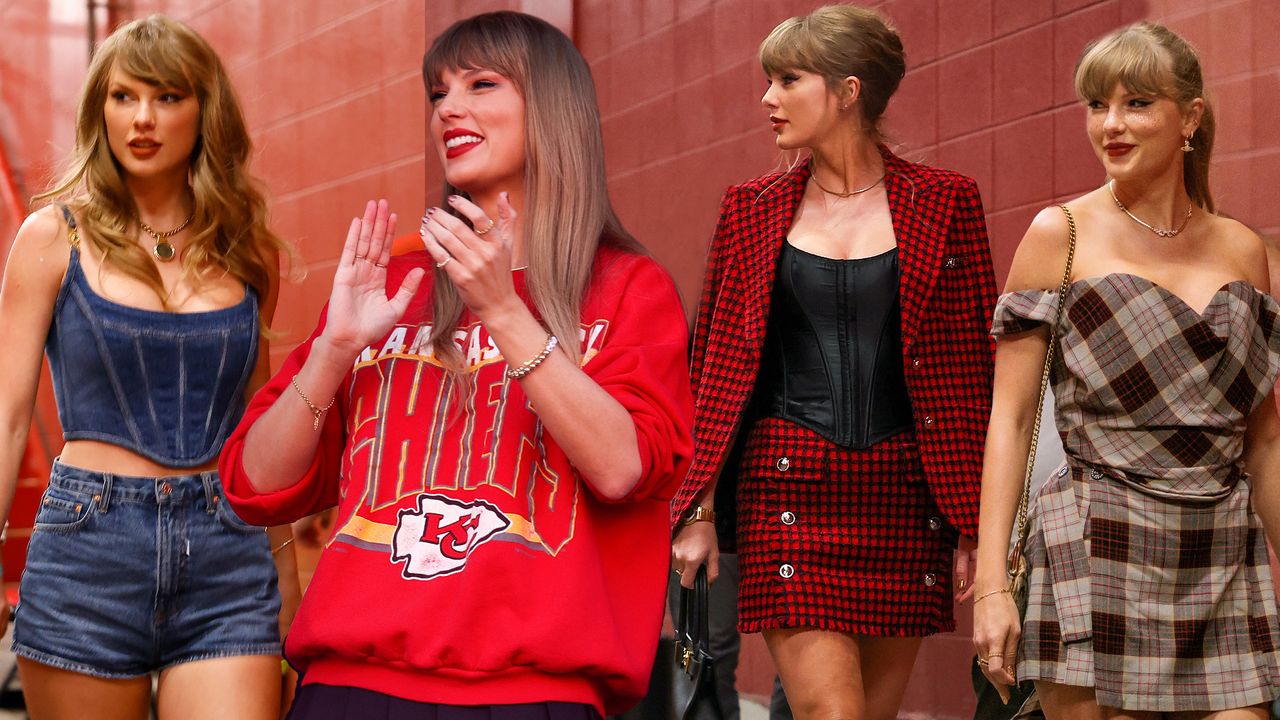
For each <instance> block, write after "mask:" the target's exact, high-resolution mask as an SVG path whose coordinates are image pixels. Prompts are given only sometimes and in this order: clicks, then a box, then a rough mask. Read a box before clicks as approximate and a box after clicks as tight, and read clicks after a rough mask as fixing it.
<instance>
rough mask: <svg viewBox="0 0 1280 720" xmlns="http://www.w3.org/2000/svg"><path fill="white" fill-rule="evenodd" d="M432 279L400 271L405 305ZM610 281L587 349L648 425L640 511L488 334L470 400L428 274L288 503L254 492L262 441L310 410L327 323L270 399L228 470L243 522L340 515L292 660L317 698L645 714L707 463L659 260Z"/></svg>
mask: <svg viewBox="0 0 1280 720" xmlns="http://www.w3.org/2000/svg"><path fill="white" fill-rule="evenodd" d="M430 261H431V260H430V258H429V257H428V256H427V255H426V254H425V253H422V252H419V253H414V254H411V255H406V256H403V257H400V258H394V259H393V260H392V262H391V264H390V267H389V268H388V271H387V275H388V282H387V285H388V287H390V288H398V287H399V285H400V281H401V279H402V278H403V277H404V275H405V273H407V272H408V271H409V270H410V269H411V268H414V267H429V266H428V263H430ZM522 275H523V273H521V272H519V271H517V277H516V282H517V289H518V290H519V291H520V292H521V293H522V294H524V288H523V277H522ZM594 278H595V279H594V282H593V286H592V288H591V289H590V291H589V293H588V297H587V299H586V301H585V303H584V311H583V314H582V325H581V329H580V332H579V336H578V337H577V338H573V339H572V341H574V342H578V343H579V344H580V347H581V350H582V369H583V371H584V372H586V373H587V374H588V375H589V376H591V378H592V379H593V380H595V382H596V383H598V384H599V385H600V386H601V387H603V388H604V389H605V390H606V391H607V392H608V393H609V394H610V395H612V396H613V397H614V398H615V399H616V400H617V401H618V402H619V403H621V404H622V405H623V406H624V407H625V408H626V409H627V410H628V411H629V412H630V413H631V417H632V419H633V420H634V421H635V427H636V437H637V439H638V444H639V449H640V457H641V461H642V465H643V474H642V479H641V481H640V483H639V485H638V486H637V487H636V488H635V490H634V492H633V493H632V494H631V495H630V496H629V497H627V498H626V499H625V500H624V501H623V502H616V503H611V502H606V501H603V500H601V499H600V498H599V497H597V496H596V495H594V494H593V493H592V491H591V488H590V487H589V486H588V485H587V483H586V482H584V481H583V480H582V479H581V478H579V477H578V474H577V472H576V471H575V470H574V468H573V467H572V465H571V464H570V463H569V460H568V458H567V457H566V456H565V454H564V452H563V451H562V450H561V449H560V448H559V446H557V444H556V440H555V438H554V437H552V436H551V435H549V434H548V433H547V432H545V431H544V429H543V427H542V425H541V423H540V422H539V421H538V416H537V414H536V413H535V412H534V411H533V409H532V408H531V407H530V405H529V401H528V399H527V398H526V396H525V395H524V393H523V392H522V390H521V387H520V384H519V383H518V382H517V381H514V380H509V379H507V378H506V377H505V374H504V371H505V370H506V369H507V367H508V362H507V359H506V358H503V357H502V355H501V354H500V352H499V350H498V348H497V346H496V345H495V344H494V342H493V341H492V339H491V338H490V337H489V335H488V333H486V332H485V328H484V326H483V325H481V324H480V323H479V322H478V321H476V320H475V318H474V317H473V316H468V315H464V317H463V319H462V321H461V322H460V324H459V325H458V327H457V329H456V331H455V335H454V338H455V342H456V343H457V345H458V348H459V349H460V350H461V351H462V353H463V355H464V357H465V360H466V368H467V369H466V374H465V377H466V383H467V385H468V388H467V390H468V392H463V393H460V392H456V391H455V389H454V388H453V387H452V386H451V385H450V381H449V379H448V378H447V376H446V375H445V373H444V372H443V371H442V369H441V367H440V365H439V363H438V362H437V360H436V359H435V357H434V356H433V353H432V351H431V348H430V346H429V345H428V344H427V342H426V339H427V336H428V334H429V332H430V329H431V320H430V311H431V287H430V284H431V274H430V273H428V275H427V279H426V280H424V281H423V287H422V288H420V290H419V292H418V294H417V296H416V297H415V298H414V300H413V302H412V303H411V304H410V306H409V308H408V310H407V311H406V313H405V315H404V317H403V318H402V319H401V320H400V322H398V323H397V324H396V325H395V327H394V328H392V330H391V331H390V332H389V333H388V334H387V335H386V336H385V337H384V338H382V339H381V340H380V341H379V342H377V343H374V344H373V345H371V346H370V347H369V348H367V349H366V350H365V351H364V353H362V354H361V355H360V356H359V358H357V359H356V360H355V362H354V364H353V367H352V369H351V372H350V374H349V375H348V377H347V378H346V379H345V380H344V381H343V383H342V386H341V388H340V389H339V392H338V396H337V402H336V404H335V406H334V408H333V410H331V411H330V412H329V413H328V414H327V415H326V417H325V422H324V424H323V426H322V427H321V430H320V432H321V433H322V440H321V443H320V448H319V450H318V451H317V454H316V457H315V459H314V460H313V462H312V464H311V467H310V469H309V470H308V471H307V473H306V475H305V476H304V477H303V478H302V479H301V480H300V481H299V482H298V483H297V484H295V485H293V486H291V487H289V488H287V489H284V490H280V491H277V492H268V493H263V492H258V491H256V490H255V489H254V487H253V485H252V483H251V481H250V478H249V477H248V475H247V474H246V473H245V470H244V467H243V464H242V462H241V459H242V454H243V452H244V442H245V435H246V433H247V432H248V430H249V428H250V427H251V426H252V425H253V423H255V422H256V421H257V420H258V419H259V418H260V417H261V416H262V414H263V413H264V412H266V410H267V409H268V408H269V407H270V406H271V405H272V403H274V402H275V400H276V398H277V397H279V396H280V394H281V393H288V392H293V391H292V389H291V388H290V380H291V378H293V376H294V375H295V374H296V373H297V372H298V370H299V368H301V366H302V364H303V362H304V361H305V360H306V358H307V353H308V352H309V351H310V348H311V343H312V342H313V341H314V340H315V338H316V337H317V336H318V335H319V333H320V331H321V329H322V328H323V326H324V320H323V318H322V320H321V323H320V327H318V328H317V329H316V331H315V332H314V333H313V334H312V336H311V338H310V339H308V340H307V342H305V343H303V344H302V345H300V346H299V347H298V348H297V349H296V350H294V351H293V353H292V354H291V355H290V356H289V358H288V359H287V360H286V361H285V363H284V365H283V366H282V367H281V368H280V371H279V372H278V373H277V374H276V375H275V377H274V378H273V379H272V380H271V382H270V383H268V384H267V385H266V386H265V387H263V388H262V390H260V391H259V392H258V393H257V395H256V396H255V397H254V398H253V400H252V402H251V403H250V405H249V407H248V409H247V410H246V412H245V414H244V418H243V420H242V421H241V423H240V425H239V427H238V428H237V429H236V431H235V433H234V434H233V435H232V436H231V438H230V439H229V440H228V441H227V444H226V447H225V449H224V451H223V454H222V458H221V464H220V468H219V469H220V471H221V474H222V482H223V484H224V485H225V488H226V493H227V498H228V500H229V501H230V502H231V503H232V506H233V507H234V508H235V510H236V512H237V513H239V514H240V516H241V517H243V518H244V519H245V520H246V521H248V522H251V523H255V524H258V525H275V524H280V523H285V522H290V521H292V520H294V519H297V518H300V517H303V516H305V515H308V514H310V513H312V512H316V511H318V510H320V509H323V508H327V507H331V506H334V505H336V506H337V507H338V521H337V524H336V528H335V531H334V535H333V537H332V538H331V539H330V540H329V542H328V545H327V546H326V548H325V550H324V552H323V554H322V555H321V558H320V562H319V566H318V567H317V568H316V572H315V575H314V577H313V578H312V580H311V584H310V586H309V588H308V590H307V592H306V595H305V596H304V598H303V601H302V606H301V608H300V610H299V612H298V615H297V618H296V619H295V620H294V623H293V627H292V630H291V631H290V633H289V636H288V638H287V641H286V644H285V652H286V655H287V656H288V658H289V661H290V662H291V663H292V664H293V665H294V666H296V667H297V668H298V669H299V670H300V671H301V672H302V673H303V682H304V683H323V684H329V685H349V686H355V687H361V688H366V689H369V690H374V691H377V692H382V693H386V694H388V695H393V696H397V697H402V698H407V699H410V700H417V701H423V702H435V703H446V704H455V705H478V704H505V703H523V702H539V701H550V700H560V701H569V702H580V703H588V704H591V705H594V706H595V707H596V708H597V709H599V710H600V711H601V712H603V713H606V714H609V713H615V712H619V711H621V710H623V709H625V708H627V707H629V706H630V705H632V704H633V703H634V702H635V701H636V700H638V699H639V698H640V697H641V696H642V695H643V694H644V691H645V686H646V684H647V681H648V677H649V671H650V667H651V666H652V663H653V658H654V652H655V649H656V643H657V639H658V633H659V629H660V624H661V621H662V614H663V610H662V602H663V595H664V589H665V586H666V577H667V568H668V559H669V556H670V544H669V538H670V529H669V527H668V515H669V501H670V499H671V496H672V495H673V494H674V492H675V490H676V487H677V486H678V485H679V484H680V481H681V479H682V478H683V477H684V474H685V471H686V470H687V469H688V465H689V460H690V455H691V453H692V439H691V427H692V416H693V410H692V407H693V401H692V396H691V393H690V391H689V379H688V377H689V376H688V365H687V359H686V345H687V326H686V322H685V317H684V312H683V309H682V307H681V304H680V301H679V299H678V297H677V294H676V290H675V287H674V285H673V284H672V282H671V279H670V278H669V277H668V275H667V274H666V273H665V272H664V271H663V270H662V269H661V268H660V267H659V266H658V265H657V264H656V263H655V262H654V261H653V260H651V259H649V258H646V257H643V256H640V255H635V254H632V253H627V252H623V251H620V250H616V249H611V248H604V247H602V248H601V250H600V251H599V253H598V255H597V258H596V267H595V273H594ZM523 360H525V358H519V359H517V360H515V361H514V363H513V364H515V363H519V362H522V361H523ZM583 422H587V423H589V422H591V418H589V417H584V418H583Z"/></svg>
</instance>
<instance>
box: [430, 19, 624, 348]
mask: <svg viewBox="0 0 1280 720" xmlns="http://www.w3.org/2000/svg"><path fill="white" fill-rule="evenodd" d="M473 68H485V69H489V70H493V71H495V72H497V73H500V74H501V75H503V76H505V77H507V78H510V79H511V81H512V82H513V83H515V85H516V87H517V88H518V90H519V92H520V94H521V96H522V97H523V99H524V107H525V120H524V124H525V169H524V184H525V207H524V208H521V212H522V213H523V215H524V247H525V258H526V260H527V262H528V269H527V270H526V271H525V273H526V274H525V277H526V279H527V282H528V287H529V294H530V297H531V299H532V300H533V304H534V307H535V308H536V309H537V312H538V315H539V316H540V317H541V319H542V322H543V323H545V324H546V326H547V329H548V330H550V332H551V333H552V334H554V335H555V336H556V337H558V338H560V339H561V341H562V342H561V344H560V347H561V348H564V350H565V351H566V352H568V353H569V355H570V357H573V358H574V359H575V360H577V359H580V355H581V349H580V343H579V342H578V335H579V329H580V324H581V315H582V303H583V301H584V300H585V299H586V296H587V293H588V292H589V290H590V284H591V270H592V267H593V265H594V263H595V257H596V250H597V249H598V248H599V246H600V244H601V243H604V244H607V245H611V246H614V247H619V248H622V249H626V250H630V251H633V252H642V249H641V248H640V246H639V245H638V244H637V243H636V241H635V240H634V239H633V238H632V237H631V235H629V234H628V233H627V231H626V230H625V229H624V228H623V227H622V223H621V222H620V221H619V220H618V217H617V215H616V214H615V213H614V211H613V207H612V206H611V205H610V203H609V191H608V187H607V185H606V181H605V169H604V138H603V135H602V134H601V131H600V110H599V107H598V106H597V105H596V92H595V85H594V84H593V83H592V81H591V72H590V70H589V69H588V68H587V63H586V61H585V60H584V59H583V58H582V55H581V54H580V53H579V52H578V50H577V48H575V47H574V46H573V43H572V42H571V41H570V40H569V38H568V37H566V36H565V34H564V33H562V32H560V31H559V30H557V29H556V28H555V27H554V26H552V25H551V24H549V23H547V22H546V21H544V20H541V19H539V18H536V17H533V16H532V15H526V14H524V13H518V12H511V11H501V12H492V13H485V14H483V15H476V16H475V17H471V18H467V19H465V20H460V21H458V22H457V23H454V24H453V25H452V26H451V27H449V29H447V30H445V31H444V33H443V34H441V35H440V36H439V37H438V38H436V40H435V42H433V43H432V44H431V48H430V49H429V50H428V51H427V54H426V56H425V57H424V58H423V62H422V77H423V81H424V82H425V83H426V85H427V89H428V92H430V88H431V86H433V85H435V84H437V83H439V82H440V79H441V76H442V74H443V73H444V72H445V71H446V70H463V69H473ZM452 194H456V195H462V196H464V197H467V193H465V192H464V191H462V190H461V189H460V188H457V187H454V186H452V185H450V184H449V183H448V181H447V180H446V181H445V187H444V195H445V197H448V196H449V195H452ZM443 205H444V206H446V207H447V206H448V204H447V203H443ZM450 212H453V211H452V210H451V211H450ZM455 214H457V213H455ZM459 217H461V216H459ZM433 302H434V307H433V312H432V328H431V338H430V340H431V345H432V349H433V351H434V352H435V355H436V357H437V358H439V359H440V360H441V361H442V363H443V364H444V366H445V368H446V369H447V370H449V371H450V372H451V373H459V372H461V370H462V368H463V357H462V354H461V352H459V350H458V349H457V347H456V346H455V345H454V342H453V333H454V328H455V326H456V325H457V324H458V320H459V318H461V317H462V312H463V310H464V308H465V305H464V303H463V302H462V298H461V297H460V296H459V295H458V290H457V288H456V287H455V286H454V285H453V282H452V281H450V280H449V277H448V275H447V274H446V273H444V272H443V271H442V270H440V269H439V268H437V269H436V271H435V290H434V300H433Z"/></svg>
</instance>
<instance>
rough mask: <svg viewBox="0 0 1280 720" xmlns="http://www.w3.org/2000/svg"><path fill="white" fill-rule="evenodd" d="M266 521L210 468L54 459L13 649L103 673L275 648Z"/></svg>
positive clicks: (276, 604)
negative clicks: (241, 504)
mask: <svg viewBox="0 0 1280 720" xmlns="http://www.w3.org/2000/svg"><path fill="white" fill-rule="evenodd" d="M279 613H280V596H279V593H278V592H277V590H276V570H275V565H274V563H273V562H272V558H271V547H270V543H269V541H268V540H267V534H266V531H265V530H264V529H262V528H259V527H253V526H251V525H246V524H245V523H244V522H243V521H242V520H240V518H238V517H236V515H235V513H234V512H232V510H231V508H230V506H228V504H227V503H226V501H225V500H224V499H223V498H222V485H221V483H219V482H218V475H217V473H216V472H203V473H198V474H194V475H180V476H173V477H161V478H150V477H127V476H120V475H111V474H107V473H98V472H91V471H88V470H83V469H80V468H74V467H70V466H67V465H63V464H61V463H54V467H53V473H52V477H51V478H50V480H49V489H48V490H46V491H45V494H44V497H43V499H42V500H41V501H40V509H39V511H38V512H37V514H36V524H35V530H34V532H33V533H32V535H31V544H30V546H29V548H28V550H27V567H26V570H25V571H24V572H23V574H22V586H21V602H20V603H19V604H18V608H17V610H16V611H15V615H14V618H15V619H14V631H13V651H14V652H15V653H16V654H17V655H19V656H21V657H25V658H29V659H31V660H35V661H37V662H41V663H44V664H46V665H52V666H54V667H58V668H62V669H64V670H71V671H73V672H79V673H85V674H88V675H95V676H98V677H106V678H126V677H136V676H139V675H145V674H146V673H149V672H152V671H154V670H159V669H162V668H165V667H168V666H170V665H176V664H178V663H183V662H190V661H192V660H203V659H206V658H213V657H225V656H233V655H274V654H279V652H280V631H279V628H278V625H277V617H278V616H279Z"/></svg>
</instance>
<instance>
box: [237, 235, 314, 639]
mask: <svg viewBox="0 0 1280 720" xmlns="http://www.w3.org/2000/svg"><path fill="white" fill-rule="evenodd" d="M263 262H264V264H265V265H266V266H267V267H268V268H271V272H270V273H269V276H268V277H269V279H270V284H269V286H268V288H267V295H266V297H264V298H262V302H261V303H260V304H259V305H258V314H259V317H260V319H261V323H262V327H263V328H269V327H271V323H272V320H273V319H274V318H275V315H276V303H277V301H278V300H279V299H280V272H279V268H280V253H278V252H276V251H275V250H272V251H271V252H270V253H268V254H267V255H266V256H265V257H264V258H263ZM270 379H271V341H270V340H269V339H268V338H267V337H266V335H265V334H264V335H263V336H262V337H261V338H260V339H259V343H258V359H257V363H256V364H255V365H254V368H253V374H252V375H251V376H250V377H249V384H248V386H247V387H246V388H245V402H246V403H247V402H249V401H250V400H252V399H253V395H254V393H256V392H258V390H260V389H261V388H262V386H263V385H266V384H267V381H268V380H270ZM267 542H268V544H269V546H270V547H271V556H272V560H273V561H274V562H275V565H276V578H277V585H278V588H279V592H280V637H281V639H283V638H284V637H285V636H286V635H288V634H289V628H290V627H291V626H292V625H293V618H294V616H295V615H297V613H298V605H299V604H300V603H301V602H302V583H301V581H300V580H299V578H298V556H297V554H296V553H295V552H294V548H293V527H292V526H291V525H276V526H274V527H269V528H267Z"/></svg>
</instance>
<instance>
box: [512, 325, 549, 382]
mask: <svg viewBox="0 0 1280 720" xmlns="http://www.w3.org/2000/svg"><path fill="white" fill-rule="evenodd" d="M559 344H560V341H559V340H558V339H556V336H555V335H547V346H546V347H545V348H543V349H542V352H540V353H538V354H537V355H534V356H533V357H532V358H530V359H529V360H527V361H525V363H524V364H522V365H520V366H519V367H513V368H507V377H509V378H511V379H512V380H519V379H520V378H522V377H524V376H525V375H528V374H529V373H531V372H533V369H534V368H536V367H538V366H539V365H541V364H542V361H543V360H546V359H547V358H549V357H551V351H552V350H555V349H556V346H557V345H559Z"/></svg>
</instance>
